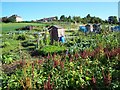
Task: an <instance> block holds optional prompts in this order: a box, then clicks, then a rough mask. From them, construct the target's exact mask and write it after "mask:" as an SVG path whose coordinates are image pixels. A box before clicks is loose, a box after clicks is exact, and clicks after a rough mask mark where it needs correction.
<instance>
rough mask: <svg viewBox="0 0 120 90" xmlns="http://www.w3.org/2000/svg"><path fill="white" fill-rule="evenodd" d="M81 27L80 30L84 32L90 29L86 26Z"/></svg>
mask: <svg viewBox="0 0 120 90" xmlns="http://www.w3.org/2000/svg"><path fill="white" fill-rule="evenodd" d="M79 29H80V31H82V32H84V33H86V32H87V31H88V30H87V28H86V27H85V26H80V28H79Z"/></svg>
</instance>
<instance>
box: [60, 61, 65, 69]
mask: <svg viewBox="0 0 120 90" xmlns="http://www.w3.org/2000/svg"><path fill="white" fill-rule="evenodd" d="M60 66H61V68H62V69H63V68H64V62H62V61H61V62H60Z"/></svg>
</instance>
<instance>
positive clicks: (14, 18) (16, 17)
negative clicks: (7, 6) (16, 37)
mask: <svg viewBox="0 0 120 90" xmlns="http://www.w3.org/2000/svg"><path fill="white" fill-rule="evenodd" d="M9 18H10V19H13V20H14V21H15V22H21V21H23V19H22V17H20V16H18V15H12V16H10V17H9Z"/></svg>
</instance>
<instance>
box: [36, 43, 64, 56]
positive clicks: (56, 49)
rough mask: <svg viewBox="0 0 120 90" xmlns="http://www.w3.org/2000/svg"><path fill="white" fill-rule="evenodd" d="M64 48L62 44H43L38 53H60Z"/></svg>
mask: <svg viewBox="0 0 120 90" xmlns="http://www.w3.org/2000/svg"><path fill="white" fill-rule="evenodd" d="M65 50H66V48H65V47H64V46H53V45H47V46H44V47H43V48H42V49H40V50H38V52H39V54H40V55H47V54H48V53H50V54H53V53H58V54H60V53H62V52H64V51H65Z"/></svg>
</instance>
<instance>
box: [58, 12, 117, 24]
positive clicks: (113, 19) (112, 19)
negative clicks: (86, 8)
mask: <svg viewBox="0 0 120 90" xmlns="http://www.w3.org/2000/svg"><path fill="white" fill-rule="evenodd" d="M59 21H63V22H73V23H83V24H85V23H109V24H118V20H117V16H109V17H108V20H102V19H101V18H99V17H95V16H93V17H92V16H91V15H90V14H88V15H87V16H86V17H84V18H81V17H80V16H73V17H71V16H68V17H66V16H65V15H61V17H60V19H59Z"/></svg>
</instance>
